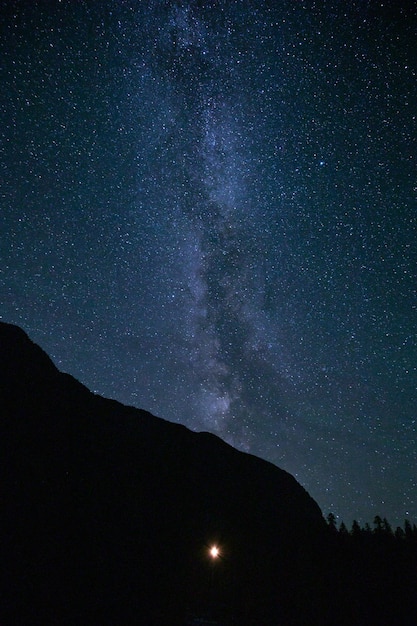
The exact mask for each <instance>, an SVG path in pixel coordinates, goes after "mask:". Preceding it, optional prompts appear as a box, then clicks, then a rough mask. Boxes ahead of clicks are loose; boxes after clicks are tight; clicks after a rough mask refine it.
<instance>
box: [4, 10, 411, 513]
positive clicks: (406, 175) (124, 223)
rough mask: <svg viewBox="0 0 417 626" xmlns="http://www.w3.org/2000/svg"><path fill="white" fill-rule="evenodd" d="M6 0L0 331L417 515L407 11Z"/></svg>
mask: <svg viewBox="0 0 417 626" xmlns="http://www.w3.org/2000/svg"><path fill="white" fill-rule="evenodd" d="M402 4H404V3H396V2H393V1H392V2H391V1H388V2H382V1H381V2H368V1H366V0H355V1H353V2H342V1H337V0H329V1H325V0H321V1H318V0H317V1H315V0H311V1H305V2H304V1H303V2H302V1H300V2H294V1H292V0H291V1H289V0H288V1H285V0H283V1H282V2H256V1H255V2H252V1H249V0H235V1H233V2H229V1H226V0H211V1H208V2H199V1H197V0H182V1H178V2H176V1H174V0H166V1H164V0H152V1H151V2H134V1H133V0H117V1H116V0H105V1H104V2H100V3H96V2H89V1H88V0H84V1H83V2H76V3H75V2H71V1H70V0H59V1H57V2H55V3H50V2H46V1H44V0H37V1H36V2H35V1H34V2H24V1H22V0H6V1H5V2H3V3H2V9H1V11H2V19H1V31H2V36H1V44H0V46H1V58H2V87H3V88H2V95H1V96H0V103H1V111H2V119H3V124H2V127H1V130H0V133H1V156H2V158H1V164H2V165H1V167H2V174H1V179H2V193H1V202H2V204H1V211H0V229H1V230H0V232H1V237H0V245H1V248H0V257H1V266H0V280H1V294H2V297H1V307H0V313H1V317H2V319H4V320H5V321H9V322H14V323H17V324H20V325H21V326H23V328H24V329H25V330H26V331H27V332H28V333H29V334H30V336H31V337H32V339H34V340H35V341H36V342H38V343H39V344H40V345H41V346H42V347H43V348H44V349H45V350H46V351H47V352H48V353H49V354H50V355H51V356H52V358H53V359H54V361H55V363H56V364H57V365H58V366H59V367H60V368H61V369H63V370H64V371H68V372H70V373H71V374H73V375H74V376H75V377H76V378H78V379H79V380H81V381H82V382H83V383H84V384H86V385H87V386H88V387H89V388H90V389H92V390H94V391H96V392H98V393H100V394H102V395H105V396H107V397H114V398H117V399H119V400H120V401H122V402H125V403H128V404H133V405H136V406H138V407H140V408H144V409H147V410H149V411H151V412H152V413H154V414H156V415H158V416H160V417H164V418H166V419H169V420H172V421H177V422H181V423H183V424H185V425H186V426H188V427H190V428H192V429H195V430H209V431H212V432H214V433H216V434H218V435H220V436H221V437H223V438H224V439H225V440H227V441H229V442H230V443H232V444H233V445H235V446H236V447H238V448H240V449H242V450H245V451H248V452H251V453H253V454H256V455H259V456H262V457H264V458H266V459H268V460H270V461H272V462H273V463H275V464H277V465H279V466H280V467H282V468H284V469H287V470H288V471H290V472H291V473H293V474H294V475H295V476H296V477H297V479H298V480H299V481H300V482H301V483H302V484H303V485H304V486H305V487H306V489H307V490H308V491H309V492H310V493H311V495H312V496H313V497H314V498H315V499H316V500H317V501H318V503H319V504H320V506H321V507H322V509H323V511H324V512H325V513H326V512H328V511H329V510H331V511H333V512H334V513H336V514H337V515H338V516H339V517H340V518H341V519H344V520H345V521H346V522H347V523H349V522H350V521H351V520H352V519H353V518H356V519H358V520H359V521H361V522H366V521H372V519H373V516H374V515H375V514H380V515H383V516H386V517H388V518H389V519H390V521H391V522H392V523H394V524H396V523H398V524H402V522H403V520H404V518H405V517H408V516H409V517H410V518H412V519H414V520H416V519H417V479H416V476H417V458H416V456H417V452H416V450H417V445H416V444H417V442H416V431H417V423H416V406H417V403H416V400H417V390H416V387H417V370H416V363H417V350H416V328H417V323H416V322H417V318H416V314H417V308H416V305H417V300H416V285H417V254H416V244H417V224H416V192H417V182H416V136H417V135H416V115H417V111H416V102H417V89H416V85H417V81H416V60H417V59H416V57H417V48H416V46H415V36H416V27H417V10H416V8H415V7H414V8H412V7H410V8H405V6H401V5H402Z"/></svg>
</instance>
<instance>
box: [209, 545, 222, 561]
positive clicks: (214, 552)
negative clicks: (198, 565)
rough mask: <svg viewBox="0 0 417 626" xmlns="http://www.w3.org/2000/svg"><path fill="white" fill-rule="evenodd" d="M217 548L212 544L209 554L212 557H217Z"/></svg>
mask: <svg viewBox="0 0 417 626" xmlns="http://www.w3.org/2000/svg"><path fill="white" fill-rule="evenodd" d="M219 554H220V553H219V548H218V547H217V546H213V547H212V548H210V556H211V557H212V558H213V559H217V557H218V556H219Z"/></svg>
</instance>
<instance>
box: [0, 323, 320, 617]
mask: <svg viewBox="0 0 417 626" xmlns="http://www.w3.org/2000/svg"><path fill="white" fill-rule="evenodd" d="M0 356H1V358H0V390H1V429H2V437H1V441H2V449H1V456H2V460H3V467H4V474H5V475H4V480H2V484H3V489H5V522H6V535H5V538H6V541H5V545H4V548H5V550H6V553H7V563H8V567H7V570H8V576H7V581H6V588H5V590H6V593H5V594H4V596H3V597H4V598H5V599H6V601H5V602H4V603H3V606H2V611H3V617H2V620H1V623H2V624H3V623H10V624H12V623H39V624H66V623H68V624H75V623H80V624H81V623H90V624H94V623H97V624H104V623H108V624H116V623H118V624H127V623H135V624H136V623H138V615H140V616H142V618H141V621H140V623H146V624H151V623H153V624H176V623H178V624H181V623H184V621H185V616H186V615H187V614H193V613H196V614H197V613H199V612H200V613H201V612H211V613H215V612H218V613H220V614H221V616H222V619H223V620H229V621H231V619H232V616H235V617H236V616H239V615H240V617H239V619H240V620H243V619H246V620H247V623H254V624H255V623H259V619H263V620H266V621H265V622H264V623H267V620H268V619H271V623H277V622H276V621H275V620H276V619H277V614H278V613H279V614H280V615H282V618H283V619H284V618H285V620H287V621H286V622H285V623H291V620H292V619H293V617H294V616H295V615H296V613H297V612H298V609H297V610H295V608H294V606H293V604H294V598H295V595H294V594H296V593H298V590H299V588H300V582H301V580H302V579H303V577H304V578H305V581H304V582H307V581H309V580H310V577H311V571H310V570H311V568H312V567H313V569H314V565H313V564H314V561H315V559H314V558H312V556H311V554H310V553H313V552H314V551H315V550H316V549H317V545H316V544H317V542H319V540H321V537H322V536H323V534H324V533H325V532H326V525H325V522H324V520H323V518H322V515H321V512H320V509H319V507H318V506H317V504H316V503H315V502H314V501H313V500H312V498H311V497H310V496H309V495H308V494H307V493H306V491H305V490H304V489H303V488H302V487H301V486H300V485H299V484H298V483H297V482H296V481H295V479H294V478H293V477H292V476H291V475H289V474H288V473H286V472H284V471H283V470H280V469H278V468H277V467H275V466H273V465H271V464H269V463H267V462H265V461H263V460H261V459H258V458H255V457H253V456H250V455H247V454H244V453H241V452H238V451H237V450H235V449H234V448H232V447H231V446H229V445H227V444H226V443H224V442H223V441H221V440H220V439H219V438H217V437H215V436H214V435H210V434H208V433H193V432H191V431H189V430H187V429H186V428H185V427H183V426H180V425H176V424H173V423H170V422H166V421H164V420H161V419H158V418H156V417H154V416H152V415H150V414H148V413H146V412H144V411H140V410H137V409H134V408H130V407H126V406H123V405H121V404H119V403H117V402H115V401H112V400H106V399H103V398H101V397H99V396H96V395H94V394H92V393H90V392H89V391H88V390H87V389H86V388H85V387H84V386H83V385H81V384H80V383H79V382H78V381H76V380H75V379H73V378H72V377H71V376H69V375H67V374H62V373H60V372H59V371H58V370H57V369H56V367H55V366H54V364H53V363H52V361H51V360H50V359H49V357H48V356H47V355H46V354H45V353H44V352H43V351H42V350H41V349H40V348H39V347H38V346H36V345H35V344H33V343H32V342H31V341H30V340H29V338H28V337H27V335H26V334H25V333H24V332H23V331H22V330H21V329H19V328H17V327H14V326H11V325H7V324H3V323H2V324H1V325H0ZM212 542H218V544H219V545H220V547H221V552H222V555H221V557H220V558H219V559H218V560H217V562H216V563H214V562H210V557H209V555H208V546H209V545H210V543H212ZM300 572H302V574H301V578H300ZM304 595H305V591H303V596H304ZM308 595H309V594H307V596H308ZM310 595H311V596H312V597H310V598H306V601H307V602H308V603H309V605H310V606H311V610H313V605H314V602H315V598H314V594H310ZM290 596H291V601H289V597H290ZM243 615H245V616H246V617H245V618H243ZM294 619H295V617H294ZM257 620H258V621H257ZM241 623H243V622H242V621H241Z"/></svg>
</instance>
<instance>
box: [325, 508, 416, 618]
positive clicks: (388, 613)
mask: <svg viewBox="0 0 417 626" xmlns="http://www.w3.org/2000/svg"><path fill="white" fill-rule="evenodd" d="M327 525H328V531H329V533H328V535H329V542H328V547H327V553H326V568H327V570H328V582H329V588H330V589H331V594H330V596H331V597H330V599H329V603H331V604H333V610H334V616H335V619H334V620H333V621H334V623H337V624H343V625H345V624H346V625H348V626H352V625H355V626H357V625H360V626H362V625H363V626H365V625H366V626H370V625H371V626H416V624H417V593H416V585H417V526H416V525H415V524H412V523H410V522H409V521H408V520H405V522H404V525H403V526H402V527H401V526H398V527H396V528H395V529H394V528H393V527H392V526H391V524H390V523H389V522H388V520H387V519H386V518H383V517H380V516H379V515H377V516H376V517H375V518H374V520H373V523H372V525H370V524H365V525H364V526H361V525H360V524H359V523H358V522H357V521H356V520H355V521H353V523H352V526H351V528H350V529H349V528H347V526H346V525H345V524H344V523H343V522H341V523H340V524H337V521H336V517H335V515H334V514H333V513H329V515H328V516H327Z"/></svg>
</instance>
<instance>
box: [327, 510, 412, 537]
mask: <svg viewBox="0 0 417 626" xmlns="http://www.w3.org/2000/svg"><path fill="white" fill-rule="evenodd" d="M326 521H327V525H328V527H329V530H330V532H331V533H333V534H334V535H336V534H337V535H339V536H340V537H349V536H350V537H352V538H357V539H359V538H370V537H376V538H378V537H381V538H391V539H397V540H398V541H401V542H404V541H406V542H410V543H416V545H417V525H416V524H411V522H410V521H409V520H408V519H406V520H405V521H404V526H403V527H401V526H397V527H396V529H395V530H394V529H393V527H392V526H391V524H390V523H389V521H388V520H387V518H386V517H383V518H382V517H380V516H379V515H376V516H375V517H374V521H373V526H372V527H371V525H370V524H368V523H366V524H365V525H364V526H361V525H360V524H359V522H357V520H353V522H352V527H351V528H350V530H349V529H348V528H347V526H346V525H345V523H344V522H341V523H340V524H339V527H338V526H337V520H336V516H335V515H334V514H333V513H329V514H328V515H327V518H326Z"/></svg>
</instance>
